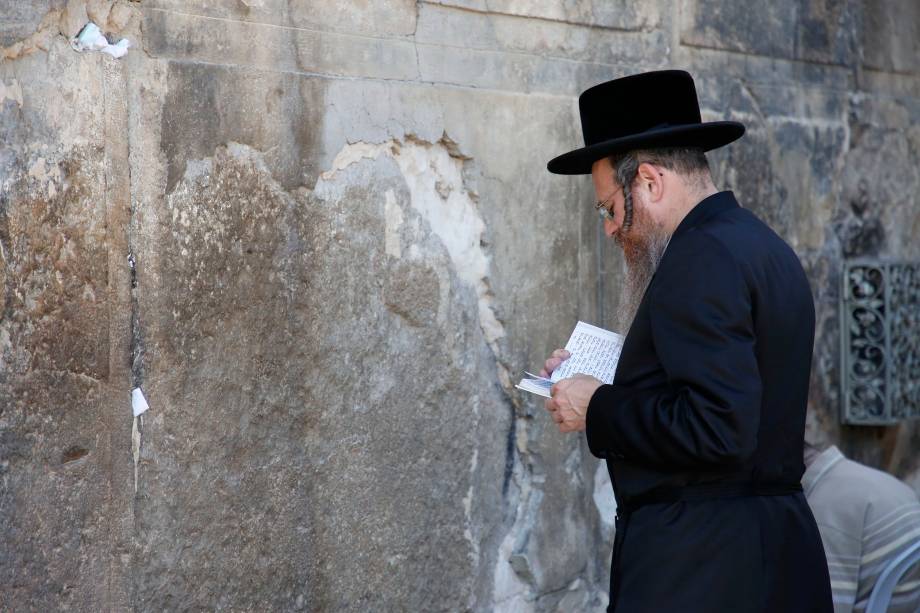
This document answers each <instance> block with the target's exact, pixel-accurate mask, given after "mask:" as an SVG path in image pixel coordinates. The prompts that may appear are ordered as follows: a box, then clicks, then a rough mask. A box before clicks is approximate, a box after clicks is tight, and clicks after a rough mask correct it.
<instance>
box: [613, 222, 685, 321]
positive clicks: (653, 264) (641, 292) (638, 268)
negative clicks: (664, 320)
mask: <svg viewBox="0 0 920 613" xmlns="http://www.w3.org/2000/svg"><path fill="white" fill-rule="evenodd" d="M670 240H671V235H670V234H667V233H665V232H652V233H651V236H649V238H648V242H647V243H646V244H645V245H644V248H643V249H641V250H639V251H638V252H635V251H633V252H632V253H631V254H629V255H627V254H626V253H625V252H624V255H625V256H626V257H624V266H625V271H624V272H625V277H626V282H625V283H624V285H623V292H622V294H620V304H619V308H618V309H617V318H616V320H617V321H616V324H617V327H616V330H617V331H618V332H620V334H624V335H625V334H626V333H627V332H628V331H629V328H630V326H632V322H633V320H634V319H635V317H636V312H637V311H638V310H639V305H640V304H641V303H642V298H643V297H644V296H645V290H646V289H647V288H648V284H649V282H650V281H651V280H652V275H654V274H655V271H656V270H658V264H660V263H661V258H662V257H663V256H664V251H665V249H667V247H668V241H670Z"/></svg>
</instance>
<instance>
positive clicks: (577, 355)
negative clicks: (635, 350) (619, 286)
mask: <svg viewBox="0 0 920 613" xmlns="http://www.w3.org/2000/svg"><path fill="white" fill-rule="evenodd" d="M623 340H624V339H623V336H622V335H620V334H617V333H616V332H611V331H610V330H604V329H603V328H598V327H597V326H592V325H591V324H586V323H585V322H583V321H579V322H578V324H577V325H576V326H575V330H573V331H572V336H570V337H569V342H567V343H566V344H565V348H566V350H567V351H568V352H569V353H571V354H572V355H571V357H570V358H569V359H567V360H565V361H564V362H563V363H562V364H561V365H560V366H559V368H557V369H556V370H555V371H553V374H552V377H551V378H550V379H546V378H544V377H539V376H537V375H533V374H531V373H525V374H526V375H527V377H525V378H524V379H521V381H520V383H518V384H517V386H516V387H517V388H518V389H522V390H524V391H526V392H530V393H532V394H537V395H539V396H544V397H546V398H549V397H550V393H549V390H550V387H552V385H553V383H556V382H557V381H561V380H562V379H567V378H568V377H571V376H572V375H576V374H585V375H591V376H592V377H594V378H596V379H599V380H600V381H603V382H604V383H612V382H613V375H614V373H615V372H616V368H617V362H619V360H620V351H621V350H622V349H623Z"/></svg>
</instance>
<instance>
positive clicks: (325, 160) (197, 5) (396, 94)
mask: <svg viewBox="0 0 920 613" xmlns="http://www.w3.org/2000/svg"><path fill="white" fill-rule="evenodd" d="M0 16H2V19H0V47H2V52H0V57H2V58H3V59H2V60H0V133H2V143H3V146H2V148H0V185H2V192H0V288H2V292H0V307H2V310H0V313H2V316H0V538H2V540H3V542H4V543H5V545H4V547H2V548H0V609H2V610H4V611H6V610H10V611H12V610H16V611H19V610H63V609H67V610H76V611H99V610H113V611H122V610H139V611H147V610H185V609H208V610H211V609H226V610H238V611H248V610H251V611H256V610H277V611H295V610H309V611H361V610H374V611H391V610H394V611H395V610H407V611H439V610H444V611H460V610H470V611H493V610H494V611H576V610H602V608H603V605H604V603H605V602H606V593H605V592H606V583H607V564H608V562H607V560H608V557H609V551H610V550H609V547H610V544H609V543H610V536H611V535H610V530H611V526H610V522H611V515H612V507H611V503H610V495H609V489H607V488H609V485H608V484H607V483H606V482H605V471H604V470H603V468H602V467H599V465H598V464H597V462H596V461H594V460H593V458H591V456H590V454H589V453H588V452H587V449H586V446H585V444H584V442H583V440H582V437H580V436H577V435H570V436H562V435H560V434H558V432H556V430H555V428H554V427H553V426H552V424H551V423H549V420H548V419H547V418H546V417H545V416H544V414H543V410H542V404H541V403H538V402H536V401H535V400H534V399H533V398H531V397H526V396H524V395H522V394H520V393H519V392H517V391H516V390H515V389H514V388H513V385H512V381H513V380H514V379H515V377H517V376H518V375H519V374H520V371H521V370H523V369H524V368H531V367H536V366H537V365H538V364H539V363H540V361H541V360H542V359H543V357H544V355H545V354H546V353H547V351H549V350H550V349H552V348H553V347H555V346H558V345H560V344H562V343H564V341H565V338H566V337H567V335H568V332H569V331H570V330H571V328H572V327H573V325H574V323H575V322H576V321H577V320H578V319H583V320H587V321H592V322H596V323H599V324H601V325H605V326H611V325H612V322H613V320H614V316H615V311H616V305H617V299H618V286H619V281H620V279H621V267H622V264H621V261H620V259H619V255H618V254H617V252H616V248H615V247H614V246H612V245H611V244H610V243H609V242H607V241H606V240H604V239H603V236H602V235H601V233H600V229H599V227H598V222H597V218H596V216H595V214H594V212H593V211H592V210H591V207H590V204H591V201H592V190H591V186H590V181H588V180H586V179H585V178H583V177H559V176H554V175H550V174H548V173H547V172H546V171H545V163H546V161H547V160H548V159H549V158H551V157H553V156H554V155H556V154H558V153H561V152H564V151H566V150H568V149H570V148H573V147H574V146H577V145H578V143H579V141H580V129H579V125H578V119H577V106H576V96H577V94H578V92H579V91H581V90H582V89H584V88H585V87H587V86H589V85H592V84H594V83H597V82H600V81H603V80H607V79H610V78H615V77H618V76H623V75H626V74H630V73H633V72H638V71H641V70H647V69H655V68H664V67H681V68H686V69H688V70H690V71H691V72H692V73H693V74H694V75H695V77H696V79H697V87H698V90H699V94H700V99H701V104H702V106H703V114H704V118H705V119H721V118H728V119H735V120H740V121H743V122H744V123H746V124H747V126H748V134H747V136H746V137H745V138H744V139H743V140H741V141H739V142H738V143H736V144H733V145H731V146H730V147H728V148H725V149H723V150H720V151H718V152H715V153H714V154H712V155H711V156H710V158H711V162H712V164H713V167H714V170H715V174H716V178H717V183H718V184H720V185H721V186H723V187H725V188H730V189H734V190H735V192H736V193H737V194H738V195H739V198H740V200H741V201H742V202H743V203H744V204H745V205H746V206H747V207H749V208H750V209H752V210H753V211H755V212H756V213H757V214H758V215H760V216H761V217H763V218H764V219H765V220H766V221H767V222H768V223H770V224H771V225H772V226H773V227H774V228H775V229H776V230H777V231H778V232H779V233H780V234H782V235H783V236H784V237H785V238H786V239H787V240H788V241H789V242H790V243H791V244H792V245H793V246H794V247H795V249H796V251H797V252H798V253H799V255H800V256H801V258H802V260H803V263H804V264H805V266H806V269H807V271H808V273H809V275H810V278H811V280H812V284H813V288H814V291H815V298H816V302H817V306H818V338H817V342H816V352H815V362H814V365H815V368H814V373H813V378H812V393H811V405H812V406H811V408H812V413H811V417H812V419H811V424H810V426H811V429H812V432H813V433H814V434H815V436H816V437H818V438H821V439H823V440H826V441H834V442H838V443H839V444H841V445H842V446H843V448H844V450H845V451H847V452H848V453H850V454H852V455H853V456H854V457H856V458H858V459H861V460H863V461H866V462H868V463H870V464H873V465H876V466H879V467H882V468H885V469H887V470H889V471H892V472H894V473H896V474H898V475H900V476H902V477H905V478H908V479H909V480H911V481H912V483H913V484H914V485H915V486H916V487H920V456H918V455H917V454H916V453H915V452H911V448H912V446H913V445H915V444H917V443H920V436H918V430H917V428H916V427H915V426H914V425H912V424H909V425H903V426H900V427H895V428H853V427H843V426H840V425H838V419H837V411H838V408H839V392H838V387H839V358H840V356H839V351H840V349H839V339H838V334H839V330H838V327H839V326H838V319H837V317H838V315H837V301H838V291H839V287H838V286H839V275H840V270H841V265H842V262H843V259H844V258H846V257H853V256H859V255H878V256H889V257H902V258H918V257H920V244H918V243H917V241H916V240H915V239H914V237H916V236H917V234H918V232H920V216H918V214H917V213H916V204H917V203H916V195H915V194H916V193H918V190H920V129H918V128H917V127H916V126H917V125H918V119H920V100H918V99H920V53H918V44H920V43H918V42H917V41H918V40H920V37H918V36H917V34H918V29H920V10H918V9H917V8H916V7H915V6H914V3H913V2H911V1H910V0H886V1H885V2H868V0H866V1H865V2H863V3H860V2H855V1H854V2H842V1H835V0H783V1H781V2H772V3H737V2H729V1H727V0H683V1H681V2H668V1H666V0H656V1H648V0H642V1H640V0H618V1H616V2H609V1H606V0H603V1H602V0H565V1H561V2H542V1H536V0H441V1H427V0H422V1H418V2H415V1H411V0H374V1H371V2H367V1H358V0H344V1H341V2H334V3H333V2H310V1H307V2H291V1H282V0H223V1H222V2H206V1H204V0H187V1H180V0H141V1H139V2H136V1H128V0H118V1H116V2H112V1H111V0H69V1H66V2H65V1H64V0H34V1H32V2H18V1H14V0H0ZM88 19H92V20H94V21H95V22H96V23H98V24H100V25H101V26H103V29H105V30H106V31H107V32H110V33H113V34H116V37H118V36H126V37H128V38H129V39H130V40H131V41H132V44H133V47H132V48H131V50H130V51H129V53H128V55H127V56H126V57H124V58H123V59H121V60H114V59H112V58H109V57H107V56H104V55H102V54H98V53H77V52H75V51H73V50H72V49H71V47H70V45H69V43H68V39H69V38H70V37H72V36H73V35H74V34H76V33H77V31H79V29H80V28H81V27H82V25H83V24H84V23H85V22H86V21H87V20H88ZM134 387H140V388H141V389H143V391H144V393H145V394H146V396H147V399H148V401H149V403H150V410H149V411H148V412H146V413H145V414H143V415H142V416H141V417H139V418H133V417H132V414H131V408H130V393H131V390H132V388H134Z"/></svg>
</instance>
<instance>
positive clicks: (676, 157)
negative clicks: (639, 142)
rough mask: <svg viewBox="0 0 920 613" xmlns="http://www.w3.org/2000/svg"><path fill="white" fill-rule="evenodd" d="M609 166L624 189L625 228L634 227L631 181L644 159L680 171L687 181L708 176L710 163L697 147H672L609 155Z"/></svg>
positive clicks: (634, 178)
mask: <svg viewBox="0 0 920 613" xmlns="http://www.w3.org/2000/svg"><path fill="white" fill-rule="evenodd" d="M609 159H610V165H611V166H613V174H614V179H615V180H616V182H617V183H618V184H619V185H620V186H621V187H622V188H623V199H624V202H625V206H624V209H625V211H626V213H625V215H624V218H623V229H624V230H629V228H630V227H631V226H632V218H633V202H632V184H633V182H634V181H635V180H636V176H637V175H638V174H639V165H640V164H642V163H643V162H648V163H650V164H656V165H658V166H664V167H665V168H667V169H668V170H672V171H674V172H676V173H677V174H680V175H683V176H684V177H685V178H686V179H687V180H688V181H694V182H696V181H700V180H702V179H703V178H705V177H708V176H709V172H710V171H709V162H708V161H707V160H706V154H705V153H704V152H703V150H702V149H700V148H698V147H669V148H661V149H640V150H636V151H628V152H626V153H615V154H613V155H611V156H610V158H609Z"/></svg>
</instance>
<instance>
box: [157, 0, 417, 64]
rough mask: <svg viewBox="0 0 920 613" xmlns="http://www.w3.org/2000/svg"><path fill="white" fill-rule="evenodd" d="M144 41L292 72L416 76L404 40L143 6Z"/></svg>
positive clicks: (194, 55) (165, 51)
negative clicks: (280, 25) (216, 17)
mask: <svg viewBox="0 0 920 613" xmlns="http://www.w3.org/2000/svg"><path fill="white" fill-rule="evenodd" d="M144 33H145V39H144V45H145V49H146V50H147V52H148V53H150V54H151V55H153V56H155V57H165V58H175V59H182V60H194V61H204V62H209V63H216V64H230V65H242V66H258V67H264V68H271V69H273V70H286V71H292V72H300V73H303V72H309V73H327V74H334V75H341V76H362V77H374V78H384V79H413V78H415V77H417V76H418V67H417V60H416V54H415V48H414V46H413V45H412V44H411V43H410V42H407V41H402V40H387V39H383V38H369V37H366V36H355V35H352V34H337V33H330V32H322V31H319V30H311V29H305V28H282V29H279V28H277V27H273V26H270V25H266V24H261V23H249V22H245V21H235V20H230V19H208V18H206V17H201V16H197V15H192V14H185V13H176V12H170V11H155V10H151V11H147V12H145V17H144Z"/></svg>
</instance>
